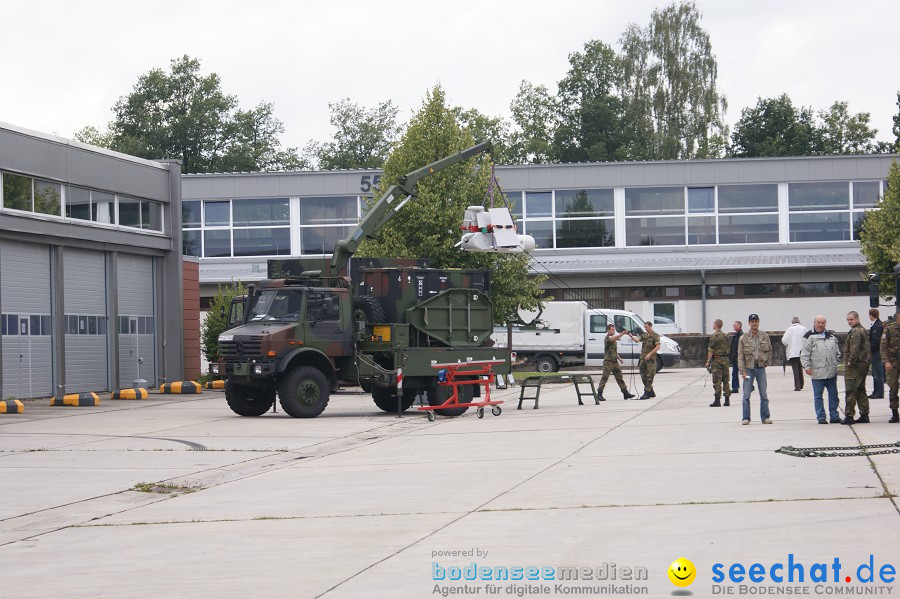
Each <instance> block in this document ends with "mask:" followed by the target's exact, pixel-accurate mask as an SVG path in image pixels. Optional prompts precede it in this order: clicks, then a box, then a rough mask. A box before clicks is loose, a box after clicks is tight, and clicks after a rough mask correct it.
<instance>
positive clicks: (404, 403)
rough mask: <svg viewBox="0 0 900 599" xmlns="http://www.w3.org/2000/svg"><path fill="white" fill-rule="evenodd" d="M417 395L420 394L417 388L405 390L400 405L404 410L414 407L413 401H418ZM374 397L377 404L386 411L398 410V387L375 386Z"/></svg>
mask: <svg viewBox="0 0 900 599" xmlns="http://www.w3.org/2000/svg"><path fill="white" fill-rule="evenodd" d="M416 395H418V390H417V389H404V390H403V399H402V400H401V401H400V407H401V408H403V410H402V411H404V412H405V411H406V410H408V409H409V408H411V407H412V405H413V403H415V401H416ZM372 399H374V400H375V405H376V406H378V407H379V408H381V409H382V410H384V411H385V412H396V411H397V388H396V387H391V388H389V389H387V388H384V387H375V388H374V389H372Z"/></svg>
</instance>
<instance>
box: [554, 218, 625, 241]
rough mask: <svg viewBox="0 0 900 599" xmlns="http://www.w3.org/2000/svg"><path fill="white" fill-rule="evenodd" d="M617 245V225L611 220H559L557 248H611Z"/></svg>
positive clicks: (557, 223)
mask: <svg viewBox="0 0 900 599" xmlns="http://www.w3.org/2000/svg"><path fill="white" fill-rule="evenodd" d="M612 245H615V225H614V224H613V220H612V219H611V218H605V219H591V220H557V221H556V247H558V248H576V247H609V246H612Z"/></svg>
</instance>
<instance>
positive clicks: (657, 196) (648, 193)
mask: <svg viewBox="0 0 900 599" xmlns="http://www.w3.org/2000/svg"><path fill="white" fill-rule="evenodd" d="M625 214H626V215H628V216H636V215H643V214H684V187H645V188H627V189H625Z"/></svg>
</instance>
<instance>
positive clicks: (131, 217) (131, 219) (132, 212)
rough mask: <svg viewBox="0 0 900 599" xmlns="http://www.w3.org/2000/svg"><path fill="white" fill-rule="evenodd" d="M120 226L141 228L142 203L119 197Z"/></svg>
mask: <svg viewBox="0 0 900 599" xmlns="http://www.w3.org/2000/svg"><path fill="white" fill-rule="evenodd" d="M119 224H120V225H123V226H126V227H140V226H141V202H140V200H135V199H134V198H126V197H124V196H119Z"/></svg>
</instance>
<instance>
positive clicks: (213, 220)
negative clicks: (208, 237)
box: [203, 201, 231, 227]
mask: <svg viewBox="0 0 900 599" xmlns="http://www.w3.org/2000/svg"><path fill="white" fill-rule="evenodd" d="M203 207H204V209H205V210H206V216H205V219H206V226H207V227H227V226H228V225H230V224H231V217H230V215H229V211H230V208H229V202H227V201H225V202H204V206H203Z"/></svg>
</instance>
